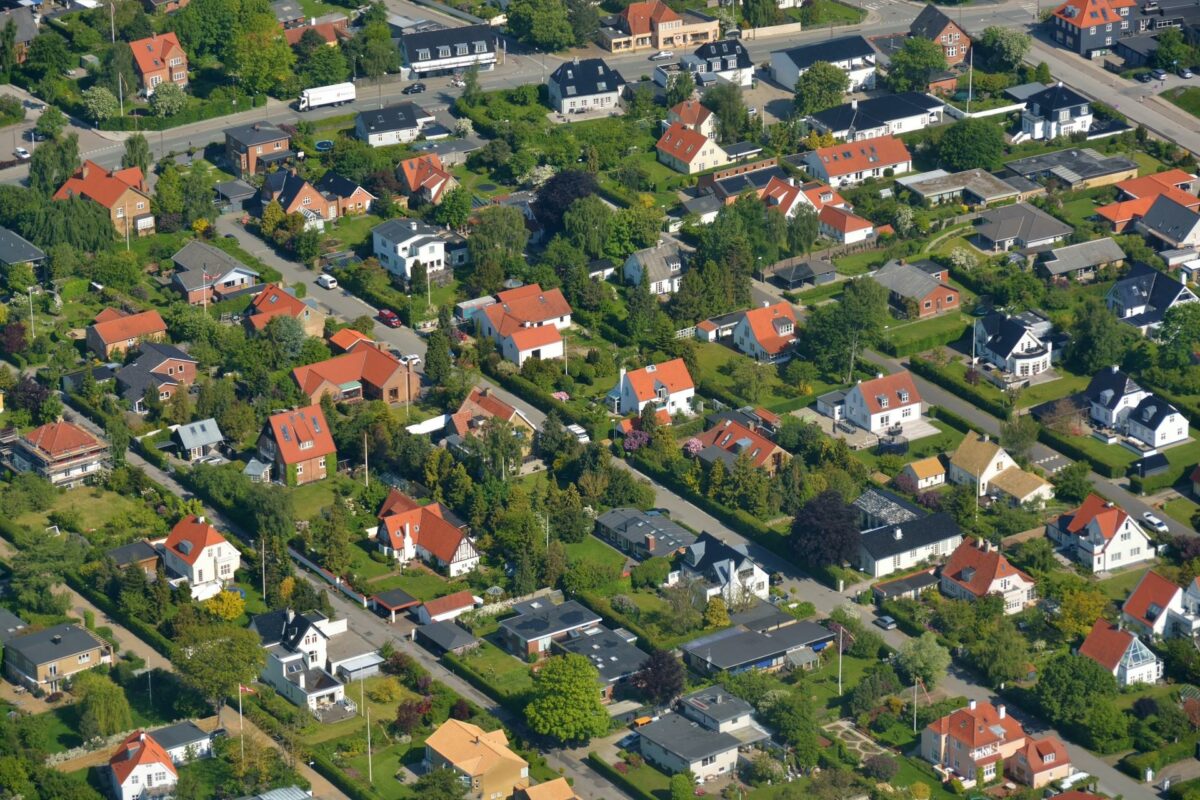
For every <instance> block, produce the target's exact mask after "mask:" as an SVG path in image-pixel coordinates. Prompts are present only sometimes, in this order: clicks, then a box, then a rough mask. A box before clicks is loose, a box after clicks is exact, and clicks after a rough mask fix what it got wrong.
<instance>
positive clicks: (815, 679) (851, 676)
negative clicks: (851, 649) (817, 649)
mask: <svg viewBox="0 0 1200 800" xmlns="http://www.w3.org/2000/svg"><path fill="white" fill-rule="evenodd" d="M873 663H874V660H873V659H869V658H856V657H855V656H849V655H843V656H842V694H841V695H840V696H839V695H838V659H837V648H831V651H830V652H827V653H825V654H824V655H822V657H821V666H819V667H817V668H816V669H814V670H813V671H812V672H809V673H807V674H806V676H805V679H806V682H807V683H806V685H807V686H808V687H809V689H810V690H811V695H812V697H813V699H815V700H816V701H817V703H818V704H820V705H822V706H824V707H825V708H826V709H827V710H828V713H827V715H826V716H828V717H829V719H836V718H837V717H839V716H840V715H841V706H842V703H844V702H845V701H846V699H847V697H848V696H849V694H850V690H851V689H853V688H854V687H855V686H857V685H858V684H859V682H860V681H861V680H862V677H863V673H865V672H866V671H867V667H869V666H871V664H873Z"/></svg>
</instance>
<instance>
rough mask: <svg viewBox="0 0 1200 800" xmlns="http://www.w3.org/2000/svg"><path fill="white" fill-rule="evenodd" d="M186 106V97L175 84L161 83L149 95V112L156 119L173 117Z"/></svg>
mask: <svg viewBox="0 0 1200 800" xmlns="http://www.w3.org/2000/svg"><path fill="white" fill-rule="evenodd" d="M185 105H187V95H185V94H184V93H183V89H182V88H180V86H179V84H177V83H170V82H168V83H163V84H160V85H159V86H158V88H156V89H155V90H154V94H152V95H150V110H151V111H153V112H154V116H156V117H173V116H175V115H176V114H178V113H179V112H180V111H183V107H184V106H185Z"/></svg>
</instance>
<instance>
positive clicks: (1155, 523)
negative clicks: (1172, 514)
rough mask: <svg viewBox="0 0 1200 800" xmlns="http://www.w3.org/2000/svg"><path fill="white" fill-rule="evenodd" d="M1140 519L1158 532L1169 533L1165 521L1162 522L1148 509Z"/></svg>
mask: <svg viewBox="0 0 1200 800" xmlns="http://www.w3.org/2000/svg"><path fill="white" fill-rule="evenodd" d="M1142 521H1144V522H1145V523H1146V525H1147V526H1148V527H1150V528H1151V529H1152V530H1155V531H1158V532H1159V533H1169V532H1170V530H1171V529H1170V528H1168V527H1167V523H1165V522H1163V521H1162V520H1161V519H1159V518H1158V517H1156V516H1154V515H1153V514H1151V513H1150V512H1149V511H1146V512H1145V513H1143V514H1142Z"/></svg>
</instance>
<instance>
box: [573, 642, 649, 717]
mask: <svg viewBox="0 0 1200 800" xmlns="http://www.w3.org/2000/svg"><path fill="white" fill-rule="evenodd" d="M635 641H637V637H636V636H634V635H633V634H632V633H630V632H629V631H627V630H625V629H624V628H618V629H616V630H610V629H609V628H606V627H604V626H603V625H599V624H597V625H593V626H591V627H589V628H584V629H583V630H581V631H575V632H573V633H571V634H569V635H568V636H567V638H565V639H561V640H559V641H556V642H554V644H553V649H554V651H556V652H563V653H574V654H576V655H580V656H583V657H584V658H586V659H587V660H588V661H589V662H591V665H592V666H593V667H595V668H596V671H597V673H599V678H598V680H599V683H600V694H601V695H602V696H603V697H604V699H605V700H606V701H607V700H611V699H612V696H613V689H614V688H615V687H616V685H617V684H618V683H620V682H621V681H623V680H626V679H627V678H629V677H630V676H632V675H633V674H634V673H636V672H637V671H638V670H640V669H641V668H642V665H643V664H644V663H645V662H646V658H647V656H646V654H645V653H644V652H642V651H641V650H639V649H638V648H637V647H635V646H634V644H633V643H634V642H635Z"/></svg>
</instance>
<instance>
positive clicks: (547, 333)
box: [509, 325, 562, 352]
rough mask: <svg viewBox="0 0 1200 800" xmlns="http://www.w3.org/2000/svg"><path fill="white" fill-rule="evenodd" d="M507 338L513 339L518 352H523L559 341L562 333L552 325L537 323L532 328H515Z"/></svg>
mask: <svg viewBox="0 0 1200 800" xmlns="http://www.w3.org/2000/svg"><path fill="white" fill-rule="evenodd" d="M509 338H511V339H512V340H513V344H514V345H515V346H516V348H517V351H518V352H525V351H526V350H533V349H535V348H538V347H545V346H546V345H550V344H554V343H555V342H561V341H562V334H561V333H559V332H558V328H556V327H554V326H553V325H538V326H536V327H533V328H517V329H516V330H515V331H513V332H512V333H511V334H510V335H509Z"/></svg>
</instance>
